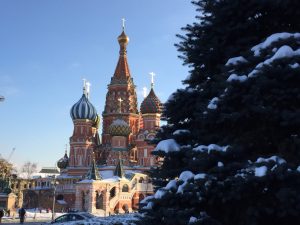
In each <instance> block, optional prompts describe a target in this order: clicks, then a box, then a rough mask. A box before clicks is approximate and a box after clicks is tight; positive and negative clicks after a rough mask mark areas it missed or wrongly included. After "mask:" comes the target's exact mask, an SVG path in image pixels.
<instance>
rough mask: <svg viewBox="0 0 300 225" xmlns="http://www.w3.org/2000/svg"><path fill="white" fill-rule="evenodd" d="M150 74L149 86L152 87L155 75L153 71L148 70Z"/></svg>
mask: <svg viewBox="0 0 300 225" xmlns="http://www.w3.org/2000/svg"><path fill="white" fill-rule="evenodd" d="M149 74H150V76H151V88H153V86H154V76H155V75H156V74H155V73H154V72H150V73H149Z"/></svg>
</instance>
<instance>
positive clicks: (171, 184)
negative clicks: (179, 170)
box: [165, 180, 177, 190]
mask: <svg viewBox="0 0 300 225" xmlns="http://www.w3.org/2000/svg"><path fill="white" fill-rule="evenodd" d="M172 188H174V189H175V188H177V181H176V180H171V181H169V183H168V184H167V186H166V187H165V189H167V190H170V189H172Z"/></svg>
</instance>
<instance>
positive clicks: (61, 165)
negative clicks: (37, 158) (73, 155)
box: [57, 151, 69, 169]
mask: <svg viewBox="0 0 300 225" xmlns="http://www.w3.org/2000/svg"><path fill="white" fill-rule="evenodd" d="M68 165H69V157H68V155H67V151H66V153H65V155H64V157H62V158H61V159H60V160H58V162H57V167H58V168H59V169H66V168H67V166H68Z"/></svg>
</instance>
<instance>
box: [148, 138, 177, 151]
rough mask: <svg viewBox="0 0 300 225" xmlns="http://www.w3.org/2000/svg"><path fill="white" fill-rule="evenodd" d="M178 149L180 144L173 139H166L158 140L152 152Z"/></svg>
mask: <svg viewBox="0 0 300 225" xmlns="http://www.w3.org/2000/svg"><path fill="white" fill-rule="evenodd" d="M179 150H180V146H179V145H178V144H177V142H176V141H175V140H174V139H167V140H163V141H160V142H159V143H158V145H157V146H156V148H155V149H154V150H153V152H157V151H162V152H165V153H168V152H178V151H179Z"/></svg>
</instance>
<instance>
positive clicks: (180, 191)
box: [176, 181, 187, 194]
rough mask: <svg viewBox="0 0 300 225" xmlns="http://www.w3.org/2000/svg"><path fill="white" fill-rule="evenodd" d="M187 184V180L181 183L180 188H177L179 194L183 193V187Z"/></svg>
mask: <svg viewBox="0 0 300 225" xmlns="http://www.w3.org/2000/svg"><path fill="white" fill-rule="evenodd" d="M186 185H187V182H186V181H185V182H184V183H183V184H181V185H180V186H179V187H178V190H177V192H176V193H177V194H179V193H181V194H183V188H184V187H185V186H186Z"/></svg>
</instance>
